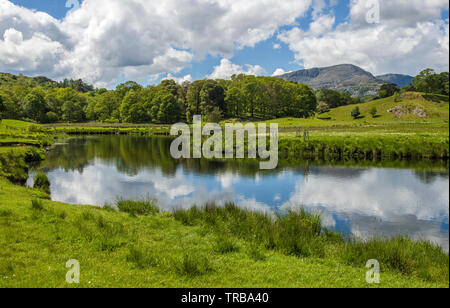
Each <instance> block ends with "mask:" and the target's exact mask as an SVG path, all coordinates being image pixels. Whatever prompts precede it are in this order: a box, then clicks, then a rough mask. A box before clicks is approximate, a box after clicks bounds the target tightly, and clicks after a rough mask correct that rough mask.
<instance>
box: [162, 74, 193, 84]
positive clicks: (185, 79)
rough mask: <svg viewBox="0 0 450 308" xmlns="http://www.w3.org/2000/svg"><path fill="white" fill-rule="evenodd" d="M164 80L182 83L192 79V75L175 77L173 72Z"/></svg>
mask: <svg viewBox="0 0 450 308" xmlns="http://www.w3.org/2000/svg"><path fill="white" fill-rule="evenodd" d="M162 80H174V81H175V82H176V83H178V84H182V83H183V82H186V81H189V82H191V81H192V75H190V74H189V75H186V76H183V77H175V76H173V75H172V74H168V75H167V76H166V77H164V78H163V79H162Z"/></svg>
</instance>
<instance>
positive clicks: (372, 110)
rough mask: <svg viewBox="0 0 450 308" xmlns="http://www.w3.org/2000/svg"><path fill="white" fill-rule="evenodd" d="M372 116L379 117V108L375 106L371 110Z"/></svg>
mask: <svg viewBox="0 0 450 308" xmlns="http://www.w3.org/2000/svg"><path fill="white" fill-rule="evenodd" d="M369 113H370V115H371V116H372V118H375V117H376V116H377V113H378V110H377V108H376V107H375V106H374V107H372V109H370V112H369Z"/></svg>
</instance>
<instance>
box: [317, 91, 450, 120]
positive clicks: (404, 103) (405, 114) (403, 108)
mask: <svg viewBox="0 0 450 308" xmlns="http://www.w3.org/2000/svg"><path fill="white" fill-rule="evenodd" d="M444 99H445V98H444V97H442V100H441V101H438V100H436V101H430V100H426V99H425V98H424V97H423V95H422V94H420V93H415V92H407V93H405V94H403V95H402V98H401V100H400V101H399V102H395V101H394V98H393V97H388V98H384V99H379V100H374V101H371V102H368V103H363V104H358V105H348V106H343V107H339V108H335V109H332V110H331V111H330V112H327V113H323V114H320V115H319V116H318V117H319V118H320V119H329V120H338V121H352V120H353V118H352V116H351V111H352V110H353V109H354V108H355V107H356V106H358V107H359V108H360V110H361V118H360V119H359V120H364V121H380V122H386V121H402V120H403V121H404V120H413V121H417V122H428V121H447V122H448V119H449V103H448V101H447V102H445V101H444ZM373 107H375V108H376V109H377V115H376V117H375V118H372V116H371V115H370V113H369V112H370V110H371V109H372V108H373Z"/></svg>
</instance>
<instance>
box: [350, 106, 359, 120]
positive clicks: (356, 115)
mask: <svg viewBox="0 0 450 308" xmlns="http://www.w3.org/2000/svg"><path fill="white" fill-rule="evenodd" d="M351 115H352V117H353V119H355V120H356V119H358V118H359V116H360V115H361V111H360V110H359V107H358V106H356V107H355V108H353V110H352V112H351Z"/></svg>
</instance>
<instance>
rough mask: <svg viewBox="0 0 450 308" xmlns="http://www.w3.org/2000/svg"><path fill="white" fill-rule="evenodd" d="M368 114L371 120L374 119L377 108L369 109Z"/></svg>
mask: <svg viewBox="0 0 450 308" xmlns="http://www.w3.org/2000/svg"><path fill="white" fill-rule="evenodd" d="M396 93H397V92H396ZM369 113H370V115H371V116H372V118H375V117H376V116H377V113H378V110H377V107H375V106H373V107H372V109H370V111H369Z"/></svg>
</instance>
